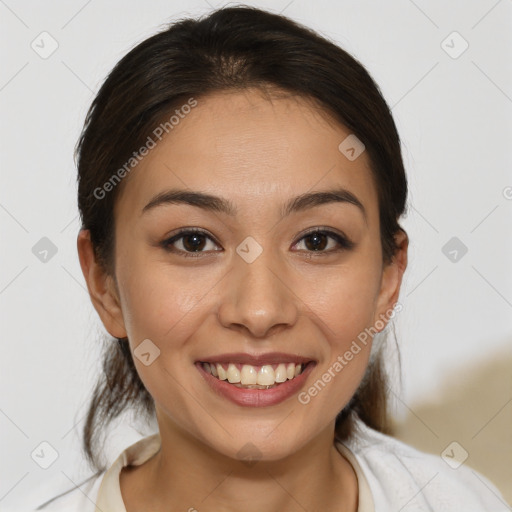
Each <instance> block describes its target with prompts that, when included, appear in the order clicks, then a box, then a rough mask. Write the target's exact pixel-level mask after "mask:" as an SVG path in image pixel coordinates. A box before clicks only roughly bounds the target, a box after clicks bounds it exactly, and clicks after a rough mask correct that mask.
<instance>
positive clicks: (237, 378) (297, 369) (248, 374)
mask: <svg viewBox="0 0 512 512" xmlns="http://www.w3.org/2000/svg"><path fill="white" fill-rule="evenodd" d="M202 365H203V368H204V370H205V371H206V372H207V373H210V374H211V375H213V376H214V377H216V378H218V379H219V380H227V381H228V382H229V383H230V384H233V385H236V386H238V387H244V386H247V387H249V388H251V387H254V388H257V387H258V386H267V387H271V386H272V387H273V386H275V385H276V384H281V383H283V382H286V381H287V380H292V379H294V378H295V377H298V376H299V375H300V374H301V373H302V371H303V369H304V368H303V365H302V364H295V363H279V364H278V365H277V366H276V369H275V370H274V367H273V366H272V365H270V364H266V365H263V366H261V367H259V371H258V367H254V366H252V365H250V364H244V365H242V367H241V369H240V370H239V369H238V366H237V365H236V364H235V363H228V369H227V370H225V369H224V367H223V366H222V365H221V364H220V363H202ZM274 366H275V365H274ZM304 367H305V365H304ZM263 389H264V388H263Z"/></svg>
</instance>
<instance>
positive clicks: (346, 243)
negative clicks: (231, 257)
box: [160, 228, 355, 258]
mask: <svg viewBox="0 0 512 512" xmlns="http://www.w3.org/2000/svg"><path fill="white" fill-rule="evenodd" d="M194 234H200V235H204V236H206V238H209V239H210V240H211V241H212V242H214V243H215V244H216V245H220V244H218V243H217V242H216V241H215V240H214V239H213V238H212V237H211V236H210V235H208V234H207V232H206V231H203V230H202V229H197V228H184V229H182V230H180V231H178V232H177V233H176V234H175V235H173V236H172V237H171V238H167V239H166V240H164V241H163V242H161V244H160V245H161V246H162V247H163V248H164V249H165V250H166V251H168V252H172V253H176V254H180V255H183V256H184V257H185V258H198V257H201V254H202V253H204V252H205V251H197V252H195V253H194V252H189V251H183V250H181V249H175V248H172V244H173V243H174V242H176V241H178V240H180V239H181V238H184V237H185V236H186V235H194ZM314 234H323V235H327V236H328V237H329V238H332V239H334V240H335V241H336V242H337V243H338V244H339V246H340V248H338V249H330V250H328V251H325V250H324V251H306V252H308V253H310V254H311V255H315V256H325V255H329V254H331V253H335V252H340V251H345V250H346V251H349V250H351V249H353V248H354V246H355V244H354V242H352V241H350V240H349V239H348V238H346V237H344V236H342V235H339V234H338V233H335V232H334V231H330V230H328V229H324V228H315V229H313V230H311V231H308V232H307V233H304V234H303V235H302V236H301V238H299V240H298V241H297V243H298V242H300V241H302V240H303V239H304V238H307V237H308V236H311V235H314ZM294 245H296V244H294ZM216 252H218V251H216Z"/></svg>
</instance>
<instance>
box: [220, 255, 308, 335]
mask: <svg viewBox="0 0 512 512" xmlns="http://www.w3.org/2000/svg"><path fill="white" fill-rule="evenodd" d="M234 259H235V261H234V264H233V269H232V271H231V272H230V273H229V277H228V281H227V282H225V288H224V291H223V294H222V299H221V304H220V307H219V309H218V317H219V321H220V322H221V324H222V325H223V326H224V327H226V328H229V329H238V330H240V331H249V333H250V334H251V336H252V337H254V338H267V337H269V336H271V335H273V334H275V333H276V332H277V331H279V330H282V329H286V328H289V327H291V326H292V325H293V324H294V323H295V322H296V321H297V317H298V311H299V308H298V301H299V299H298V297H297V296H296V295H295V293H294V292H293V286H292V285H291V283H289V282H287V279H286V272H284V269H283V268H282V266H281V265H280V264H279V262H278V260H276V259H275V258H273V255H272V254H271V251H270V250H268V251H267V250H264V251H263V252H262V253H261V254H260V256H258V258H256V260H254V261H252V262H251V263H248V262H247V261H245V260H244V259H243V258H241V257H240V256H239V255H238V254H235V256H234ZM245 334H246V333H245Z"/></svg>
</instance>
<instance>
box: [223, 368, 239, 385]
mask: <svg viewBox="0 0 512 512" xmlns="http://www.w3.org/2000/svg"><path fill="white" fill-rule="evenodd" d="M226 375H227V377H228V381H229V382H230V383H231V384H236V383H237V382H240V370H239V369H238V368H237V367H236V366H235V365H234V364H233V363H229V366H228V371H227V372H226Z"/></svg>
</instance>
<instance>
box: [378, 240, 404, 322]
mask: <svg viewBox="0 0 512 512" xmlns="http://www.w3.org/2000/svg"><path fill="white" fill-rule="evenodd" d="M395 241H396V245H397V250H396V252H395V254H394V256H393V259H392V261H391V263H389V264H388V265H386V266H385V267H384V269H383V272H382V279H381V289H380V293H379V297H378V299H377V307H376V311H375V318H374V323H376V322H377V320H380V322H379V323H382V322H383V321H384V322H385V324H387V322H388V320H389V319H390V318H391V316H390V315H391V313H392V311H393V308H394V306H395V304H396V303H397V301H398V297H399V295H400V288H401V285H402V278H403V275H404V272H405V269H406V268H407V251H408V247H409V237H408V236H407V233H406V232H405V231H404V230H401V231H399V232H398V233H397V234H396V235H395ZM384 327H385V326H384ZM384 327H383V328H384ZM383 328H382V329H383ZM382 329H378V330H379V331H381V330H382Z"/></svg>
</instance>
